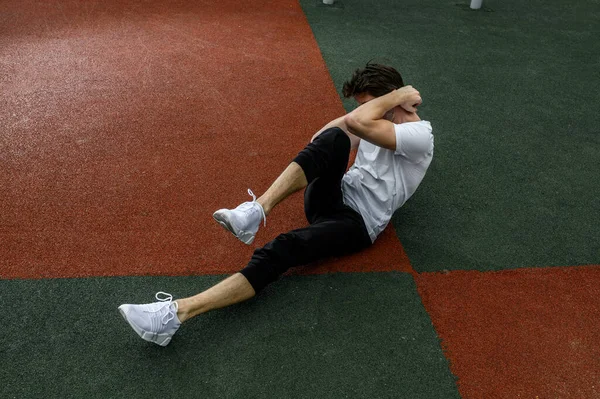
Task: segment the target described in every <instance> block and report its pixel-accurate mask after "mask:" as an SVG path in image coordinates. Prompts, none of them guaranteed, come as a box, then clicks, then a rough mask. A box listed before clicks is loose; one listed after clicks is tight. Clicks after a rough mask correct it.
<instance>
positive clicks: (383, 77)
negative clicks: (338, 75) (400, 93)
mask: <svg viewBox="0 0 600 399" xmlns="http://www.w3.org/2000/svg"><path fill="white" fill-rule="evenodd" d="M402 86H404V81H403V80H402V76H400V73H399V72H398V71H396V70H395V69H394V68H392V67H390V66H386V65H381V64H371V63H370V62H369V63H367V65H366V66H365V67H364V68H362V69H357V70H356V71H354V75H352V78H350V80H348V81H346V82H345V83H344V87H343V94H344V97H346V98H349V97H355V98H356V96H360V97H364V95H368V97H381V96H383V95H385V94H387V93H389V92H391V91H393V90H396V89H399V88H401V87H402Z"/></svg>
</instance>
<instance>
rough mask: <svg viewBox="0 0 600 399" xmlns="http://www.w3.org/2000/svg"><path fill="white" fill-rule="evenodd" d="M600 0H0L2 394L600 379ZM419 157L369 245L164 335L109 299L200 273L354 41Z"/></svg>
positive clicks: (281, 227) (218, 254) (525, 394)
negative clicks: (413, 119) (411, 90)
mask: <svg viewBox="0 0 600 399" xmlns="http://www.w3.org/2000/svg"><path fill="white" fill-rule="evenodd" d="M599 34H600V6H599V5H598V4H597V2H585V3H584V2H580V3H575V4H568V3H567V2H562V1H558V0H551V1H545V2H542V1H532V2H527V4H523V3H522V2H517V1H513V0H509V1H502V2H500V1H497V0H494V1H492V0H484V4H483V8H482V9H481V10H477V11H474V10H470V9H469V7H468V1H465V2H460V1H451V2H450V1H437V0H436V1H434V0H419V1H417V0H408V1H402V2H398V1H395V0H381V1H377V2H370V1H369V2H366V1H359V0H340V1H337V0H336V2H335V3H334V5H333V6H325V5H323V4H322V3H321V2H320V1H314V0H300V1H299V2H298V1H296V0H279V1H254V0H252V1H246V2H239V1H237V2H234V1H230V0H223V1H220V2H208V1H203V0H200V1H196V2H184V1H175V0H172V1H171V0H167V1H160V2H159V1H155V0H147V1H144V2H125V1H119V0H108V1H98V0H92V1H85V2H82V1H76V0H56V1H50V2H37V1H32V0H21V1H7V0H0V110H2V111H1V112H0V170H1V172H0V187H2V190H1V191H0V243H1V245H0V304H1V305H2V309H3V310H4V312H3V320H4V323H3V326H4V331H3V334H1V335H0V359H2V364H3V367H2V368H1V369H0V397H2V398H34V397H39V398H49V397H52V398H54V397H57V398H58V397H61V398H62V397H85V398H91V397H98V398H107V397H108V398H121V397H123V398H133V397H135V398H137V397H139V398H148V397H157V398H158V397H161V398H162V397H173V398H175V397H177V398H187V397H206V398H241V397H243V398H287V397H290V398H292V397H293V398H384V397H386V398H387V397H389V398H540V399H541V398H600V349H599V347H600V333H599V330H598V327H597V326H598V319H599V317H600V289H599V288H598V287H599V284H600V266H599V265H600V227H598V226H600V201H598V197H599V196H600V185H599V184H598V165H599V164H600V155H598V154H599V153H598V148H600V138H599V137H600V135H599V133H600V132H599V128H598V126H600V116H599V115H598V112H597V108H598V92H599V90H600V87H599V80H598V70H600V58H599V54H600V44H599V43H598V40H597V37H599ZM371 59H376V60H377V61H380V62H383V63H388V64H391V65H393V66H395V67H396V68H398V69H399V70H400V71H401V73H402V75H403V77H404V80H405V82H406V83H407V84H412V85H413V86H415V87H417V89H419V90H420V91H421V93H422V95H423V100H424V103H423V105H422V106H421V107H420V112H419V114H420V116H421V118H422V119H425V120H429V121H431V123H432V125H433V129H434V131H433V133H434V135H435V145H436V149H435V156H434V160H433V163H432V165H431V167H430V169H429V171H428V174H427V176H426V177H425V180H424V181H423V183H422V185H421V187H420V188H419V190H417V193H416V194H415V195H414V196H413V198H411V199H410V200H409V201H408V202H407V203H406V205H405V206H404V207H402V208H401V209H400V210H399V211H398V212H396V214H395V215H394V218H393V220H392V223H391V224H390V226H388V228H387V230H386V231H385V232H384V233H383V234H382V236H381V237H380V238H379V239H378V240H377V242H376V243H375V245H374V246H373V247H372V248H370V249H368V250H367V251H365V252H363V253H360V254H357V255H355V256H351V257H346V258H340V259H331V260H327V261H323V262H319V263H318V264H315V265H309V266H307V267H304V268H301V269H298V270H294V271H292V272H291V273H289V275H287V276H284V277H283V278H282V279H281V280H280V281H278V282H276V283H274V284H273V285H272V286H270V287H268V288H267V289H266V290H265V292H263V293H261V295H259V296H258V297H256V298H254V299H252V300H251V301H248V302H246V303H243V304H240V305H236V306H234V307H232V308H229V309H226V310H221V311H215V312H212V313H209V314H206V315H204V316H201V317H198V318H196V319H194V320H193V321H191V322H190V323H186V325H185V326H184V327H183V328H182V329H181V330H180V331H179V332H178V333H177V335H176V336H175V338H174V339H173V341H172V343H171V344H170V345H169V346H168V347H166V348H161V347H157V346H153V345H152V344H148V343H146V342H144V341H142V340H140V339H139V338H138V337H137V336H136V335H135V334H134V333H133V332H132V331H131V330H130V328H129V327H128V326H127V324H126V323H124V322H123V320H122V319H121V317H120V316H119V314H118V312H117V306H118V305H119V304H121V303H125V302H128V303H146V302H150V301H152V300H153V295H154V293H155V292H156V291H166V292H169V293H171V294H173V296H174V297H175V298H180V297H184V296H188V295H192V294H194V293H197V292H199V291H201V290H203V289H206V288H208V287H209V286H211V285H213V284H215V283H216V282H218V281H219V280H221V279H222V278H223V277H224V276H225V275H228V274H231V273H234V272H236V271H238V270H239V269H241V268H242V267H243V266H244V264H245V262H246V261H247V260H248V259H249V257H250V255H251V254H252V252H253V250H254V249H255V248H257V247H259V246H262V245H263V244H265V243H266V242H268V241H269V240H271V239H273V238H274V237H275V236H276V235H277V234H278V233H280V232H282V231H285V230H289V229H292V228H296V227H300V226H302V225H304V224H305V223H306V221H305V219H304V215H303V208H302V195H301V194H296V195H294V196H292V197H291V198H289V199H288V200H287V201H286V202H284V203H282V204H281V205H280V206H279V207H278V208H277V209H276V210H275V211H274V212H273V213H272V214H271V215H269V217H268V220H267V226H266V227H265V228H262V229H261V230H260V232H259V235H258V236H257V239H256V240H255V242H254V243H253V244H252V245H251V246H246V245H244V244H242V243H240V242H239V241H237V240H235V239H234V238H233V237H232V236H231V235H230V234H229V233H226V232H225V231H224V230H223V229H222V228H221V227H220V226H219V225H218V224H217V223H215V222H214V221H213V219H212V216H211V215H212V213H213V212H214V210H216V209H219V208H222V207H234V206H236V205H237V204H239V203H240V202H243V201H247V200H249V199H250V197H249V196H248V195H247V193H246V191H247V189H248V188H251V189H252V190H253V191H254V192H255V193H257V194H259V193H262V192H263V191H264V190H266V188H267V187H268V186H269V184H270V183H271V182H272V181H273V180H274V179H275V178H276V177H277V175H278V174H279V172H280V171H281V170H283V168H285V166H287V164H288V163H289V162H290V160H291V159H292V158H293V156H294V155H295V154H296V152H297V151H298V150H299V149H301V148H302V147H303V146H304V145H305V144H306V143H307V142H308V140H309V139H310V137H311V136H312V134H313V133H314V132H315V131H316V130H318V129H319V128H321V127H322V126H323V125H324V124H325V123H327V122H328V121H330V120H331V119H334V118H335V117H338V116H340V115H343V114H344V113H345V112H347V111H350V110H352V109H353V107H354V106H355V104H353V103H352V101H351V100H343V99H341V96H340V91H341V86H342V83H343V81H344V80H345V79H347V78H348V77H349V76H350V75H351V73H352V72H353V70H354V69H356V68H358V67H361V66H363V65H364V64H365V63H366V62H367V61H369V60H371Z"/></svg>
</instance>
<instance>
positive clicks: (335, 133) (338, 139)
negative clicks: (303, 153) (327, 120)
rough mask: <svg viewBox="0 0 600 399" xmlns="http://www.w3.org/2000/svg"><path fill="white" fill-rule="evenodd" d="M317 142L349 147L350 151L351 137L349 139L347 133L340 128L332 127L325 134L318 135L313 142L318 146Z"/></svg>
mask: <svg viewBox="0 0 600 399" xmlns="http://www.w3.org/2000/svg"><path fill="white" fill-rule="evenodd" d="M317 140H321V141H322V142H327V143H330V144H333V145H334V146H337V145H342V146H346V145H347V146H348V150H350V145H351V143H350V137H348V135H347V134H346V132H344V131H343V130H342V129H341V128H339V127H330V128H329V129H327V130H325V131H323V133H321V134H320V135H318V136H317V137H316V138H315V140H314V141H313V142H314V143H315V144H316V142H317Z"/></svg>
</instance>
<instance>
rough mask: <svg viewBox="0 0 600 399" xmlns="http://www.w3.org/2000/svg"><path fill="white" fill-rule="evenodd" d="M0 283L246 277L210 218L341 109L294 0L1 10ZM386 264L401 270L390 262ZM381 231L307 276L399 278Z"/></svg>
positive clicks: (262, 238)
mask: <svg viewBox="0 0 600 399" xmlns="http://www.w3.org/2000/svg"><path fill="white" fill-rule="evenodd" d="M2 7H3V14H2V16H1V18H2V23H1V24H0V89H1V92H2V96H1V97H0V109H1V110H2V112H1V113H0V126H2V129H1V130H0V170H1V171H2V172H1V173H0V186H1V187H2V192H1V193H0V242H1V247H0V278H45V277H84V276H113V275H189V274H207V273H208V274H212V273H229V272H234V271H237V270H239V269H240V268H241V267H243V266H244V265H245V263H246V261H247V260H248V259H249V257H250V255H251V253H252V251H253V249H254V248H255V247H257V246H259V245H262V244H264V243H265V242H267V241H268V240H270V239H272V238H274V237H275V236H276V235H277V234H278V233H280V232H282V231H285V230H288V229H292V228H295V227H300V226H303V225H305V223H306V222H305V220H304V216H303V211H302V196H301V195H300V194H297V195H295V196H294V197H293V198H291V199H290V200H289V201H288V202H285V203H283V204H282V205H281V206H280V207H279V208H278V209H276V210H275V212H273V213H272V215H271V216H270V217H269V218H268V224H267V227H266V228H264V229H262V230H261V231H260V233H259V236H258V237H257V240H256V241H255V243H254V244H253V245H252V246H251V247H247V246H245V245H244V244H242V243H240V242H238V241H236V240H235V239H234V238H233V237H232V236H231V235H230V234H229V233H228V232H226V231H225V230H224V229H223V228H222V227H221V226H219V225H218V224H217V223H216V222H215V221H214V220H213V219H212V213H213V212H214V211H215V210H216V209H219V208H223V207H234V206H236V205H238V204H239V203H241V202H243V201H247V200H249V199H250V197H249V196H248V195H247V194H246V190H247V188H248V187H250V188H252V189H253V190H254V192H256V193H262V192H263V191H264V190H265V189H266V188H267V187H268V185H269V184H270V182H271V181H272V180H273V179H274V178H276V177H277V175H278V174H279V172H280V171H281V170H283V168H285V166H286V165H287V164H288V163H289V161H290V160H291V159H292V158H293V157H294V156H295V154H296V153H297V151H298V150H299V149H301V148H302V147H303V146H304V145H305V144H306V143H307V142H308V140H309V139H310V137H311V136H312V134H313V133H314V131H316V130H318V129H319V128H320V127H322V126H323V125H324V124H325V123H326V122H328V121H329V120H331V119H333V118H335V117H337V116H339V115H341V114H343V112H344V109H343V107H342V104H341V101H340V100H339V97H338V95H337V93H336V90H335V88H334V86H333V83H332V80H331V78H330V76H329V73H328V71H327V69H326V67H325V64H324V62H323V59H322V57H321V54H320V52H319V49H318V47H317V44H316V42H315V40H314V37H313V35H312V32H311V30H310V27H309V26H308V23H307V21H306V19H305V16H304V14H303V12H302V10H301V8H300V6H299V4H298V3H297V2H296V1H292V0H281V1H277V2H264V1H258V0H255V1H233V0H223V1H218V2H215V1H194V2H189V1H168V0H167V1H165V0H160V1H158V0H151V1H144V2H143V3H139V2H129V1H115V0H109V1H99V0H95V1H83V2H82V1H75V0H63V1H60V2H39V1H29V0H21V1H14V2H6V1H5V2H2ZM391 255H394V257H393V258H392V256H391ZM409 268H410V265H409V263H408V259H407V258H406V256H405V254H404V252H403V250H402V248H401V246H400V244H399V242H398V240H397V239H396V237H395V235H394V233H393V231H392V230H388V231H387V232H386V234H385V235H384V238H383V239H382V240H380V242H378V243H377V246H376V250H369V251H367V252H365V253H364V254H361V255H358V256H354V257H351V258H347V259H345V260H343V261H337V262H334V263H331V264H323V265H321V266H319V267H318V268H317V269H314V268H312V269H311V272H319V271H328V272H329V271H343V270H354V271H359V270H364V271H373V270H388V269H395V270H398V269H399V270H408V269H409Z"/></svg>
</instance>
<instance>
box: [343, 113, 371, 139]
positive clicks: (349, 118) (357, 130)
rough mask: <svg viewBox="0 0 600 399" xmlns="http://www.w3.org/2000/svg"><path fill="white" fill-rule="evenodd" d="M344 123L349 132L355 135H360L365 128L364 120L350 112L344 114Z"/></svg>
mask: <svg viewBox="0 0 600 399" xmlns="http://www.w3.org/2000/svg"><path fill="white" fill-rule="evenodd" d="M344 123H345V124H346V126H347V127H348V130H349V131H350V133H352V134H356V135H360V134H361V133H362V132H364V131H365V130H366V128H367V126H366V125H367V124H366V123H365V121H364V120H362V118H360V117H359V116H357V115H354V114H353V113H352V112H351V113H349V114H347V115H346V116H345V118H344Z"/></svg>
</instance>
